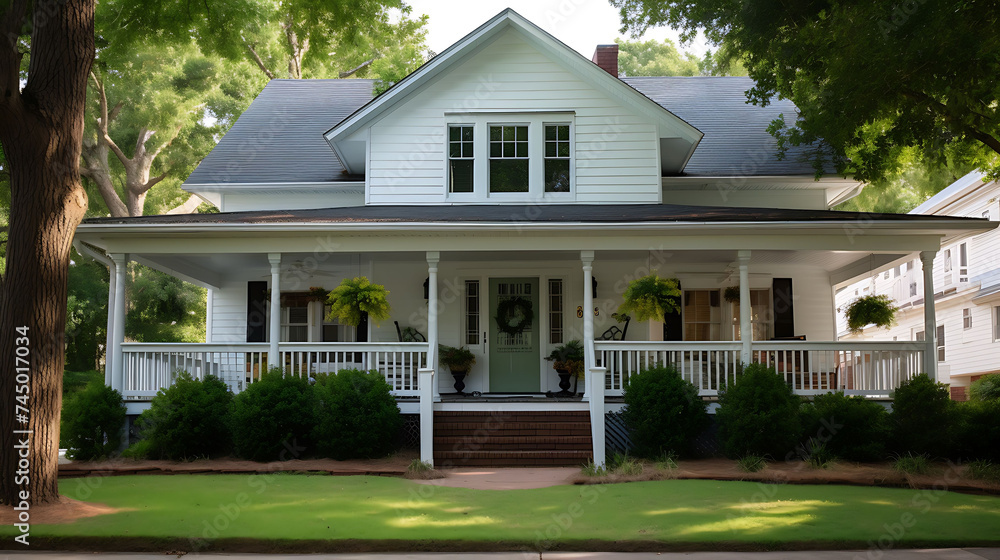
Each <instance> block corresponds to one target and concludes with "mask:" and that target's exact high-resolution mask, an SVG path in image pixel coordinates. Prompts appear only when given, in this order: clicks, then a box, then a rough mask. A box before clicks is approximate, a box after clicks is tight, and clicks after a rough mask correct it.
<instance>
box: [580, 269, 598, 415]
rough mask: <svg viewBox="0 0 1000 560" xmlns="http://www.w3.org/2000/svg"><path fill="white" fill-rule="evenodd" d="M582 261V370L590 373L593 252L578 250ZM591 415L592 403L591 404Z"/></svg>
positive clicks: (587, 390)
mask: <svg viewBox="0 0 1000 560" xmlns="http://www.w3.org/2000/svg"><path fill="white" fill-rule="evenodd" d="M580 260H581V261H582V262H583V371H584V372H586V373H587V374H589V373H590V370H591V368H593V367H594V364H595V363H596V359H595V358H596V356H595V355H594V288H593V277H594V275H593V273H594V252H593V251H580ZM590 386H591V383H584V384H583V399H584V400H587V399H589V398H590V397H591V390H590V389H591V387H590ZM591 416H593V405H591Z"/></svg>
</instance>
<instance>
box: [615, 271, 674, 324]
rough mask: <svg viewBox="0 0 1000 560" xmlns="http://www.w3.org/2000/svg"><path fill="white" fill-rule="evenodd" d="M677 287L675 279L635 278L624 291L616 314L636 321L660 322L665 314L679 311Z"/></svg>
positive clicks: (652, 276)
mask: <svg viewBox="0 0 1000 560" xmlns="http://www.w3.org/2000/svg"><path fill="white" fill-rule="evenodd" d="M679 286H680V283H679V282H678V281H677V280H676V279H674V278H660V277H659V276H657V275H655V274H650V275H649V276H643V277H642V278H636V279H635V280H633V281H632V282H630V283H629V285H628V288H626V289H625V294H624V296H623V297H622V299H623V300H624V301H623V302H622V304H621V306H619V307H618V313H619V314H621V315H630V316H632V317H635V319H636V320H637V321H648V320H650V319H653V320H656V321H662V320H663V316H664V315H666V314H667V313H673V312H675V311H679V310H680V303H678V302H679V301H680V297H681V290H680V287H679Z"/></svg>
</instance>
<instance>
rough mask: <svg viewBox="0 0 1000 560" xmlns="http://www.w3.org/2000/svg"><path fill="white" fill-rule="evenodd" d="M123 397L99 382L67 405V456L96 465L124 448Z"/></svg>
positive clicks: (64, 423)
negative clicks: (122, 445) (95, 460)
mask: <svg viewBox="0 0 1000 560" xmlns="http://www.w3.org/2000/svg"><path fill="white" fill-rule="evenodd" d="M125 418H126V416H125V403H124V402H122V394H121V393H119V392H118V391H116V390H114V389H112V388H111V387H108V386H107V385H105V384H104V380H103V379H95V380H93V381H91V382H90V383H88V384H87V387H86V388H85V389H83V390H82V391H80V392H78V393H76V394H75V395H73V396H72V397H70V398H69V399H68V400H67V401H66V403H65V404H64V405H63V410H62V426H61V427H60V431H61V432H62V434H63V435H64V437H65V439H64V441H65V442H66V447H67V451H66V456H67V457H69V458H70V459H76V460H80V461H92V460H94V459H101V458H104V457H108V456H110V455H112V454H113V453H114V452H115V451H117V450H118V448H119V447H121V444H122V435H123V432H124V429H125Z"/></svg>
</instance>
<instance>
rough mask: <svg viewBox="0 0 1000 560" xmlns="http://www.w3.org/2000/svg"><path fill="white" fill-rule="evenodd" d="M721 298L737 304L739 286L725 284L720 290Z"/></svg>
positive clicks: (738, 300)
mask: <svg viewBox="0 0 1000 560" xmlns="http://www.w3.org/2000/svg"><path fill="white" fill-rule="evenodd" d="M722 299H724V300H726V301H727V302H729V303H732V304H738V303H739V302H740V287H739V286H726V289H725V290H722Z"/></svg>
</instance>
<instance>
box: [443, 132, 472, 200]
mask: <svg viewBox="0 0 1000 560" xmlns="http://www.w3.org/2000/svg"><path fill="white" fill-rule="evenodd" d="M474 137H475V127H474V126H472V125H471V124H469V125H466V124H453V125H450V126H449V127H448V190H449V192H453V193H470V192H472V191H473V186H474V184H475V179H474V177H475V176H474V172H475V163H476V156H475V151H474V148H475V141H474Z"/></svg>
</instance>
